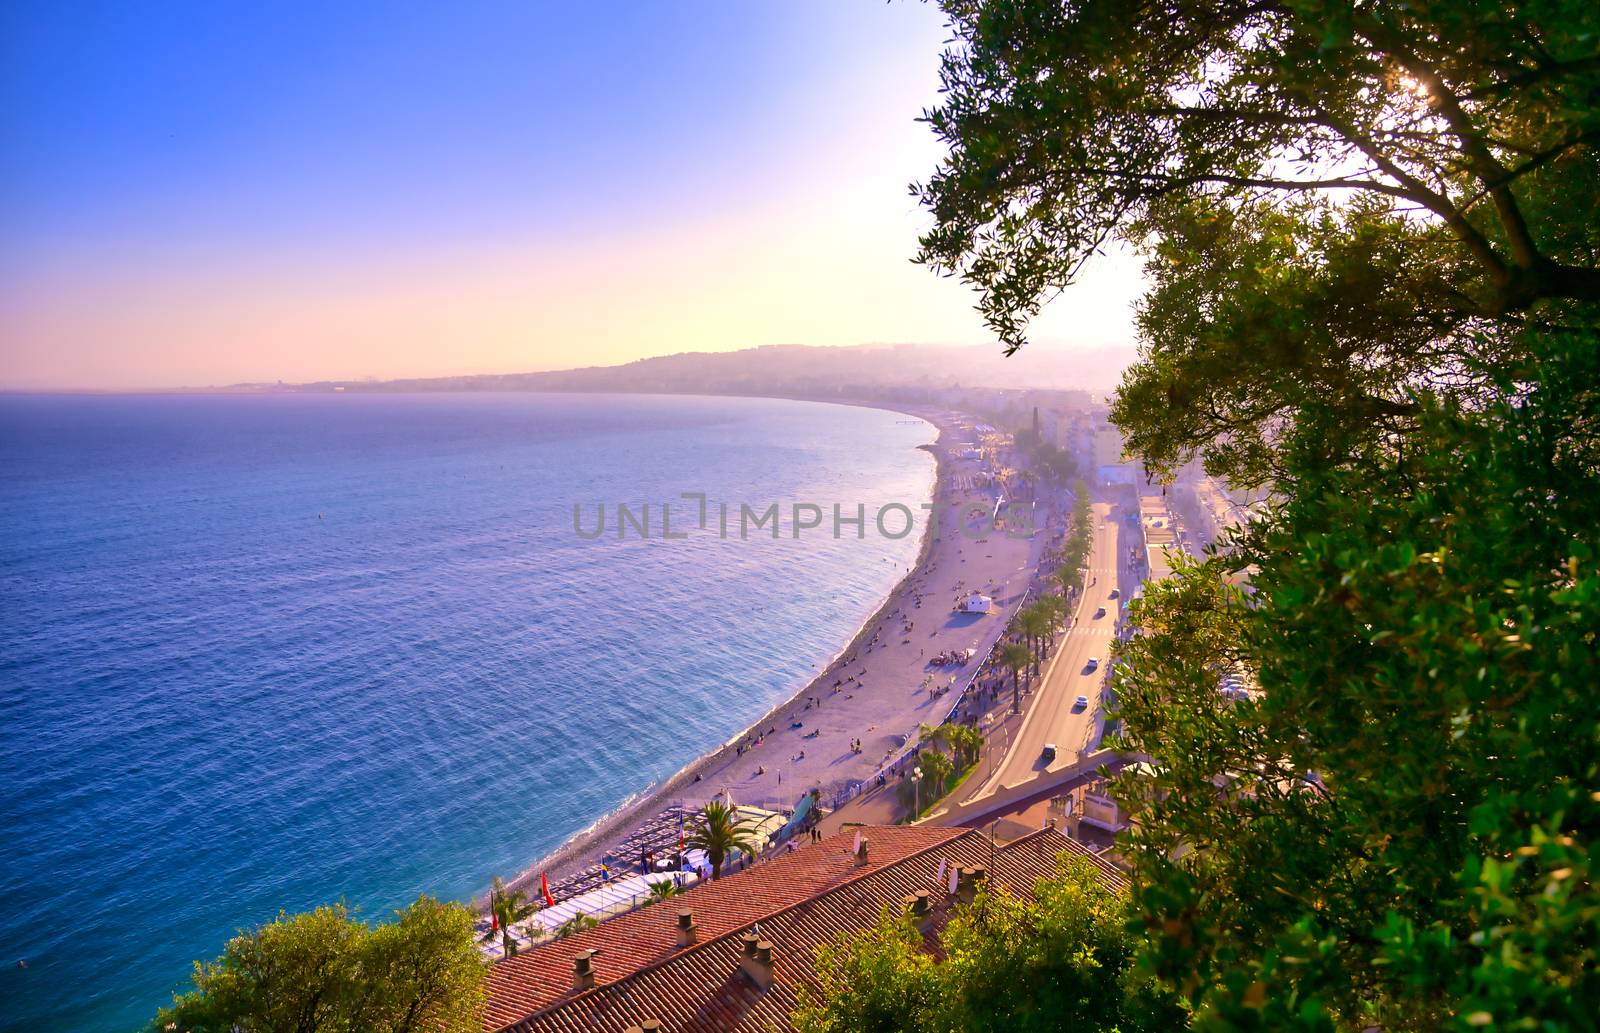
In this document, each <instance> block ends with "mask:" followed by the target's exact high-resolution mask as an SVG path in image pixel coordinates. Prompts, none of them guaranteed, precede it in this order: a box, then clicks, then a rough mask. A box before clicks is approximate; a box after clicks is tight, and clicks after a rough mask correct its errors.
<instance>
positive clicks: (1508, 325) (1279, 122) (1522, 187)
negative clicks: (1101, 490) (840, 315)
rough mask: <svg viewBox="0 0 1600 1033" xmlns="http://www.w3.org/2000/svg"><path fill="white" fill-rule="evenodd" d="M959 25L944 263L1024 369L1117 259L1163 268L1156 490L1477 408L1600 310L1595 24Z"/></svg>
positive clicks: (1234, 19) (1019, 16)
mask: <svg viewBox="0 0 1600 1033" xmlns="http://www.w3.org/2000/svg"><path fill="white" fill-rule="evenodd" d="M944 7H945V10H946V12H947V13H948V15H949V17H950V20H951V24H952V27H953V29H954V30H955V36H954V40H955V42H954V44H953V45H952V46H951V47H950V49H949V50H948V51H947V52H946V54H945V56H944V62H943V70H942V78H943V84H944V94H943V102H942V103H941V104H940V105H939V106H938V107H936V108H934V109H933V110H931V111H929V112H927V115H926V118H927V120H928V122H929V123H930V124H931V125H932V127H933V129H934V130H935V132H936V133H937V134H938V135H939V137H940V138H941V139H943V140H944V141H945V142H947V143H948V144H949V145H950V152H949V157H948V158H947V159H946V160H945V161H944V163H943V164H942V165H941V166H940V167H939V169H938V170H937V172H936V173H935V174H934V175H933V176H932V177H931V178H930V179H929V180H928V181H927V182H926V183H924V184H922V185H920V186H918V187H916V188H914V189H915V191H916V192H917V194H918V196H919V197H920V199H921V201H922V203H923V204H924V205H925V206H926V207H927V208H928V209H929V210H930V211H931V213H932V214H933V216H934V219H935V225H934V228H933V229H932V230H930V231H929V232H928V233H927V234H926V235H925V236H924V237H923V239H922V248H921V251H920V254H919V258H920V260H921V261H923V262H925V263H927V264H929V265H931V266H932V267H934V268H935V269H938V270H940V271H944V272H950V273H959V274H960V275H961V276H963V277H964V278H965V279H966V280H968V281H969V282H970V283H972V284H973V285H974V286H975V287H976V288H977V289H978V290H979V292H980V294H981V298H982V301H981V308H982V311H983V313H984V315H985V317H986V318H987V319H988V321H989V323H990V325H991V326H992V327H993V328H994V329H995V331H996V332H997V333H998V334H999V336H1000V338H1001V340H1002V341H1004V342H1005V343H1006V345H1007V347H1008V348H1009V349H1015V348H1016V347H1019V346H1020V345H1021V344H1022V343H1023V341H1024V338H1025V333H1026V325H1027V322H1028V320H1029V319H1030V318H1031V317H1032V316H1033V315H1034V314H1036V313H1037V311H1038V310H1039V307H1040V306H1041V304H1042V303H1043V302H1044V301H1045V300H1047V299H1048V298H1049V297H1051V296H1053V295H1054V293H1055V292H1057V291H1058V290H1060V289H1062V288H1064V287H1066V286H1067V285H1068V284H1070V283H1071V281H1072V279H1073V277H1074V276H1075V275H1076V274H1077V272H1078V271H1079V269H1081V267H1082V265H1083V263H1084V262H1085V261H1087V260H1088V259H1089V258H1090V257H1091V256H1093V255H1094V254H1096V253H1097V252H1099V251H1100V250H1101V249H1103V248H1105V247H1106V246H1107V245H1109V244H1112V243H1113V242H1117V241H1122V242H1126V243H1128V244H1131V245H1132V246H1134V247H1136V248H1138V249H1140V250H1142V251H1143V252H1144V253H1145V254H1146V255H1147V256H1148V257H1149V259H1150V262H1149V265H1148V270H1149V274H1150V276H1151V278H1152V280H1153V284H1154V288H1155V289H1154V290H1153V291H1152V293H1151V296H1150V297H1148V298H1147V299H1146V300H1145V302H1144V304H1143V306H1142V310H1141V333H1142V336H1143V339H1144V342H1145V344H1146V350H1145V353H1144V356H1143V361H1142V362H1141V363H1140V364H1138V365H1137V366H1136V367H1134V369H1133V370H1131V371H1130V372H1129V374H1128V376H1127V380H1126V383H1125V384H1124V388H1123V391H1122V394H1121V397H1120V398H1119V400H1118V403H1117V407H1116V410H1115V416H1116V418H1117V421H1118V423H1119V424H1121V425H1122V426H1123V428H1124V430H1125V432H1126V433H1127V435H1128V442H1129V447H1130V448H1131V449H1132V450H1133V451H1134V452H1135V453H1136V454H1139V455H1142V456H1143V457H1144V458H1145V460H1146V461H1147V462H1149V463H1151V464H1152V465H1154V466H1156V467H1158V468H1161V469H1170V468H1171V467H1172V466H1174V465H1177V464H1179V463H1181V462H1182V461H1184V460H1186V459H1187V458H1188V457H1189V456H1190V455H1192V454H1193V453H1195V452H1196V451H1205V452H1206V453H1207V454H1208V458H1209V459H1210V460H1211V461H1212V463H1213V467H1214V469H1215V470H1216V471H1217V472H1224V473H1227V474H1228V475H1229V476H1231V477H1232V478H1233V479H1234V480H1235V482H1236V483H1240V484H1246V483H1249V484H1260V483H1264V482H1265V480H1266V479H1267V478H1268V476H1269V473H1270V460H1271V459H1272V455H1273V454H1272V452H1271V450H1270V449H1264V448H1263V447H1262V445H1261V443H1260V440H1259V439H1261V438H1262V437H1263V436H1265V437H1267V438H1269V439H1270V437H1271V436H1272V435H1273V433H1274V432H1275V430H1276V428H1277V427H1278V426H1279V425H1280V424H1281V422H1282V421H1284V420H1287V419H1292V418H1293V417H1294V416H1295V415H1296V414H1297V413H1298V412H1299V411H1300V410H1301V409H1302V407H1303V406H1305V405H1307V404H1309V405H1311V406H1313V407H1315V406H1318V405H1338V406H1339V407H1340V408H1341V410H1342V411H1344V412H1345V413H1346V414H1347V416H1348V417H1349V418H1351V419H1354V420H1358V421H1360V422H1361V423H1362V424H1363V425H1366V426H1371V427H1374V428H1379V429H1387V430H1395V429H1404V428H1405V427H1408V426H1409V425H1410V420H1411V418H1413V417H1414V415H1415V412H1416V410H1415V407H1414V404H1413V403H1412V402H1411V401H1410V400H1409V398H1408V397H1407V392H1408V391H1409V390H1410V389H1412V388H1415V387H1418V386H1423V387H1431V388H1434V389H1446V388H1448V389H1450V390H1455V391H1463V392H1465V391H1471V390H1474V389H1480V388H1482V387H1483V386H1484V383H1485V377H1486V372H1485V370H1484V368H1483V367H1484V366H1485V365H1488V366H1490V367H1491V368H1493V369H1507V368H1511V367H1514V366H1515V365H1516V364H1518V363H1520V362H1522V361H1524V360H1525V359H1526V358H1527V356H1528V354H1529V351H1528V347H1527V342H1526V340H1525V339H1524V338H1523V337H1521V336H1520V335H1518V334H1516V333H1508V332H1507V331H1508V330H1515V329H1518V328H1524V327H1527V326H1530V325H1532V326H1535V327H1543V328H1549V327H1561V326H1565V325H1567V324H1568V322H1569V321H1570V318H1571V315H1572V306H1573V304H1574V303H1580V304H1592V303H1594V302H1595V301H1597V300H1600V218H1597V212H1596V206H1595V198H1596V197H1597V184H1600V162H1597V158H1596V149H1595V147H1594V144H1595V143H1596V141H1597V139H1600V115H1597V113H1596V112H1597V105H1596V96H1597V93H1600V53H1597V44H1596V39H1597V38H1600V13H1597V12H1596V7H1595V5H1594V4H1592V3H1589V2H1586V0H1540V2H1531V3H1507V2H1494V0H1422V2H1414V3H1406V4H1380V3H1350V2H1341V0H1278V2H1265V0H1165V2H1140V3H1124V2H1122V0H1070V2H1061V3H1043V2H1017V0H1011V2H984V0H948V2H946V3H945V4H944ZM1489 379H1492V377H1490V378H1489Z"/></svg>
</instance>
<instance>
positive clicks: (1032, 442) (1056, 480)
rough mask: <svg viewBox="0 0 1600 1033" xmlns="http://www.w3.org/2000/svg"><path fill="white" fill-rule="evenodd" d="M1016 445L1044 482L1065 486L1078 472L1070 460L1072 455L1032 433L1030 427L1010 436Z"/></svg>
mask: <svg viewBox="0 0 1600 1033" xmlns="http://www.w3.org/2000/svg"><path fill="white" fill-rule="evenodd" d="M1012 437H1013V438H1014V439H1015V441H1016V443H1017V448H1018V450H1019V451H1021V452H1022V454H1023V455H1025V456H1027V457H1028V462H1029V463H1030V464H1032V466H1033V468H1034V469H1035V470H1036V471H1038V473H1039V474H1040V475H1042V476H1043V477H1044V479H1045V480H1047V481H1049V482H1050V483H1052V484H1066V483H1067V482H1068V481H1070V480H1072V477H1073V475H1074V474H1076V473H1077V472H1078V464H1077V462H1076V461H1075V460H1073V458H1072V453H1071V452H1068V451H1067V450H1066V449H1064V448H1062V447H1061V446H1059V445H1057V444H1055V443H1054V442H1050V441H1045V440H1043V439H1041V438H1040V437H1039V436H1038V435H1037V434H1035V433H1034V432H1033V427H1032V426H1027V427H1023V428H1021V429H1019V430H1018V431H1017V432H1016V433H1015V434H1013V435H1012Z"/></svg>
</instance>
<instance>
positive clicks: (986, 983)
mask: <svg viewBox="0 0 1600 1033" xmlns="http://www.w3.org/2000/svg"><path fill="white" fill-rule="evenodd" d="M941 946H942V948H943V957H942V958H941V959H938V960H936V959H935V958H934V956H933V955H932V954H931V953H929V952H928V951H927V949H926V947H925V945H924V942H923V938H922V935H921V934H920V933H919V932H917V930H916V929H915V928H914V927H913V926H912V925H911V922H910V919H909V918H907V917H906V916H904V915H890V914H887V913H886V914H884V915H883V916H882V918H881V919H880V921H879V922H878V924H877V925H876V926H874V927H873V928H871V929H869V930H867V931H866V932H864V933H861V934H854V935H845V936H841V937H840V938H838V939H837V940H835V941H834V942H832V943H830V944H826V945H824V946H823V947H821V948H819V949H818V952H817V966H816V972H817V981H818V985H817V988H816V989H815V990H810V989H809V988H806V989H802V991H801V1006H800V1008H799V1010H798V1011H797V1012H796V1014H795V1016H794V1023H795V1026H796V1028H797V1029H800V1030H802V1031H806V1033H844V1031H847V1030H848V1031H850V1033H879V1031H881V1033H902V1031H903V1033H952V1031H957V1030H960V1031H972V1033H984V1031H990V1030H994V1031H1000V1030H1005V1031H1008V1033H1027V1031H1029V1030H1041V1031H1042V1030H1063V1029H1067V1030H1085V1031H1094V1030H1104V1031H1111V1030H1118V1031H1122V1033H1136V1031H1139V1030H1170V1029H1176V1028H1181V1026H1182V1022H1183V1013H1182V1011H1181V1010H1180V1008H1179V1006H1178V1004H1177V1003H1176V1002H1175V1001H1174V999H1173V998H1172V997H1171V996H1169V995H1167V994H1165V993H1163V992H1161V991H1160V990H1159V989H1157V988H1156V987H1154V986H1153V985H1152V984H1151V983H1150V982H1149V981H1148V980H1146V979H1144V978H1142V977H1141V976H1140V975H1139V973H1138V972H1137V971H1136V969H1135V967H1134V964H1133V960H1134V956H1135V947H1136V941H1135V939H1134V936H1133V934H1132V933H1130V931H1129V927H1128V923H1127V917H1126V911H1125V902H1124V901H1123V900H1122V899H1121V898H1119V897H1117V896H1114V895H1112V894H1110V893H1108V892H1106V890H1105V889H1104V888H1103V887H1101V886H1100V885H1099V883H1098V882H1096V881H1095V877H1094V875H1093V873H1092V871H1091V870H1090V869H1089V868H1088V866H1087V865H1086V864H1085V863H1084V862H1083V860H1082V859H1081V858H1063V859H1062V860H1061V861H1060V872H1059V874H1058V876H1057V877H1055V878H1052V879H1045V880H1042V881H1041V882H1040V883H1039V884H1038V885H1036V886H1035V887H1034V888H1033V895H1032V897H1031V898H1018V897H1012V896H1009V895H1007V894H1004V893H1000V892H994V893H991V892H988V891H984V892H980V893H979V894H978V897H977V899H976V900H974V901H973V903H972V904H970V905H968V906H965V907H961V908H959V909H958V910H957V912H956V914H955V915H954V916H953V917H952V918H951V920H950V922H949V923H948V925H947V926H946V927H945V930H944V933H943V937H942V941H941Z"/></svg>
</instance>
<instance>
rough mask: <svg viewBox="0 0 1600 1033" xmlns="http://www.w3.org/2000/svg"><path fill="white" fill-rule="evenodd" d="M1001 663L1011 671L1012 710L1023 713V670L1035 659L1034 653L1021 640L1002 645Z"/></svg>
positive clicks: (1014, 712) (1015, 712)
mask: <svg viewBox="0 0 1600 1033" xmlns="http://www.w3.org/2000/svg"><path fill="white" fill-rule="evenodd" d="M999 655H1000V663H1001V664H1003V665H1004V666H1005V667H1006V668H1008V669H1009V670H1010V671H1011V712H1012V713H1013V714H1020V713H1022V672H1023V671H1024V670H1026V669H1027V666H1028V664H1029V663H1031V662H1032V661H1033V653H1032V652H1031V651H1030V650H1029V649H1028V647H1027V646H1025V645H1023V644H1022V643H1021V642H1007V643H1006V644H1005V645H1003V646H1001V647H1000V654H999Z"/></svg>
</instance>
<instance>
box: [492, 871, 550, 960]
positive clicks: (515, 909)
mask: <svg viewBox="0 0 1600 1033" xmlns="http://www.w3.org/2000/svg"><path fill="white" fill-rule="evenodd" d="M537 910H539V908H538V905H536V904H534V903H533V902H532V901H530V900H529V899H528V895H527V894H526V893H524V892H522V891H521V890H508V889H506V886H505V883H503V882H501V881H500V876H498V875H496V876H495V877H494V885H493V886H491V887H490V889H489V914H491V915H493V916H494V919H495V924H496V925H497V926H498V927H499V931H500V936H501V941H500V942H501V945H502V946H504V947H505V951H506V957H508V958H514V957H516V956H517V941H516V940H515V939H513V938H512V936H511V923H513V922H520V921H522V920H523V919H524V918H527V917H528V916H529V915H531V914H533V913H534V912H535V911H537ZM494 934H495V930H494V929H492V928H491V929H490V930H489V932H488V933H487V934H486V935H485V936H484V938H483V939H484V941H485V942H487V941H489V940H492V939H494Z"/></svg>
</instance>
